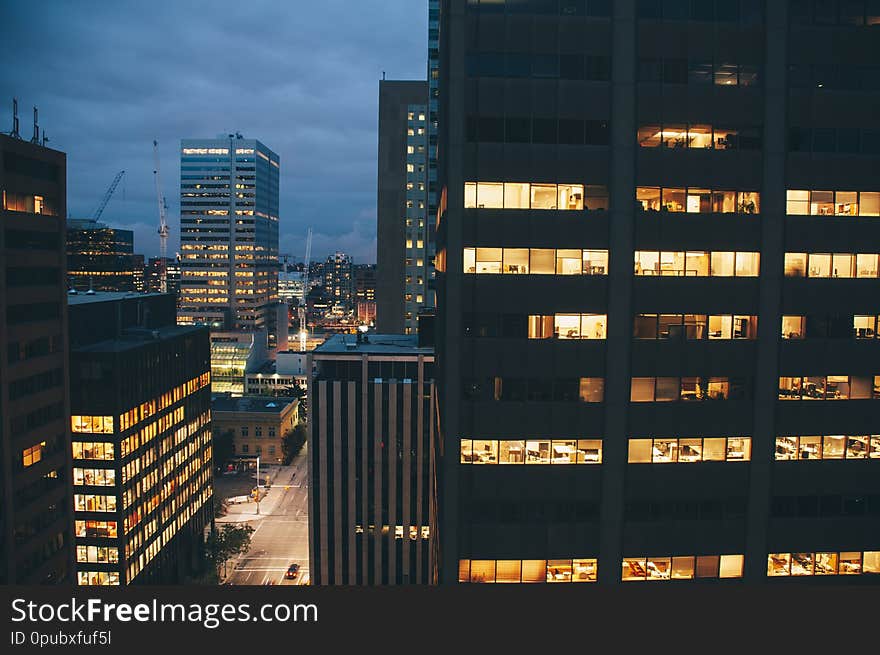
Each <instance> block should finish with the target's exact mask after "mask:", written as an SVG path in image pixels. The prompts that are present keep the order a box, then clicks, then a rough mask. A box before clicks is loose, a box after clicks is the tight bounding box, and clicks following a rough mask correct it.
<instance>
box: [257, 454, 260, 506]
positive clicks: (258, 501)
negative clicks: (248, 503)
mask: <svg viewBox="0 0 880 655" xmlns="http://www.w3.org/2000/svg"><path fill="white" fill-rule="evenodd" d="M259 513H260V456H259V455H257V514H259Z"/></svg>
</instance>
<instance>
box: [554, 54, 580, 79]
mask: <svg viewBox="0 0 880 655" xmlns="http://www.w3.org/2000/svg"><path fill="white" fill-rule="evenodd" d="M559 77H560V78H562V79H564V80H582V79H584V58H583V56H582V55H561V56H560V57H559Z"/></svg>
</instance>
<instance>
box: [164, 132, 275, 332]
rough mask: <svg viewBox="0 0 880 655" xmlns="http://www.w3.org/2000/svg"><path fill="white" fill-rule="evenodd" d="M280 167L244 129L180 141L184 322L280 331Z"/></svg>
mask: <svg viewBox="0 0 880 655" xmlns="http://www.w3.org/2000/svg"><path fill="white" fill-rule="evenodd" d="M278 174H279V159H278V155H277V154H275V153H274V152H272V151H271V150H269V148H267V147H266V146H265V145H263V144H262V143H261V142H260V141H256V140H254V139H244V138H243V137H242V136H241V135H240V134H231V135H229V136H228V137H227V138H217V139H184V140H182V141H181V150H180V267H181V284H180V311H179V312H178V322H179V323H181V324H192V323H202V324H205V325H210V326H211V327H214V328H217V329H225V330H256V329H259V328H263V327H265V328H267V329H268V331H269V335H270V339H271V337H272V335H274V325H273V323H274V317H275V311H274V309H271V308H270V305H271V304H272V303H274V302H275V301H277V300H278ZM270 345H271V341H270Z"/></svg>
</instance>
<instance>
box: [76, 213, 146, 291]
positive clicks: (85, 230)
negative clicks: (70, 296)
mask: <svg viewBox="0 0 880 655" xmlns="http://www.w3.org/2000/svg"><path fill="white" fill-rule="evenodd" d="M67 280H68V284H69V285H70V288H72V289H76V290H77V291H86V290H88V289H92V290H94V291H135V290H136V289H135V255H134V232H133V231H131V230H118V229H116V228H113V227H110V226H109V225H106V224H105V223H99V222H97V221H94V220H92V219H70V220H68V221H67Z"/></svg>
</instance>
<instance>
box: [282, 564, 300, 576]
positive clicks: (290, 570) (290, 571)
mask: <svg viewBox="0 0 880 655" xmlns="http://www.w3.org/2000/svg"><path fill="white" fill-rule="evenodd" d="M298 573H299V564H296V563H294V564H291V565H290V566H288V567H287V573H286V574H285V575H284V577H285V578H287V579H288V580H292V579H293V578H295V577H296V576H297V574H298Z"/></svg>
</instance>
